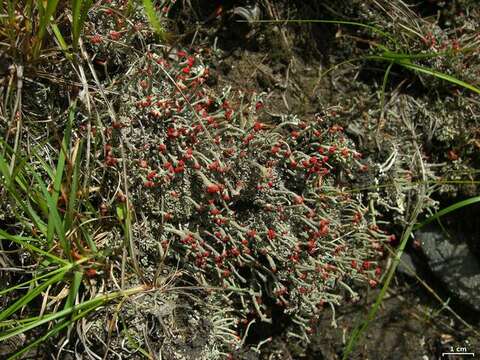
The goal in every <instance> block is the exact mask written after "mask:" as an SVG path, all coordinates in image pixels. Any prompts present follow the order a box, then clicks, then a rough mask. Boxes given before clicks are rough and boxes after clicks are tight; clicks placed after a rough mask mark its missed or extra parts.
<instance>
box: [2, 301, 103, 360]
mask: <svg viewBox="0 0 480 360" xmlns="http://www.w3.org/2000/svg"><path fill="white" fill-rule="evenodd" d="M96 308H97V306H92V307H91V308H88V309H86V310H83V311H81V312H79V313H78V314H76V315H75V316H74V317H73V318H72V319H71V320H65V321H62V322H60V323H59V324H57V325H55V326H54V327H53V328H52V329H51V330H49V331H48V332H47V333H46V334H44V335H42V336H40V337H39V338H38V339H35V341H33V342H32V343H30V344H28V345H27V346H25V347H24V348H22V349H21V350H20V351H18V352H16V353H15V354H13V355H12V356H10V357H9V358H8V359H7V360H13V359H19V358H20V356H21V355H22V354H24V353H26V352H27V351H29V350H31V349H34V348H35V347H37V346H38V345H40V344H41V343H42V342H44V341H45V340H47V339H48V338H50V337H52V336H54V335H56V334H57V333H59V332H60V331H62V330H63V329H64V328H66V327H67V326H69V325H71V324H73V323H74V322H75V321H77V320H78V319H81V318H83V317H85V316H87V314H88V313H90V312H92V311H94V310H95V309H96Z"/></svg>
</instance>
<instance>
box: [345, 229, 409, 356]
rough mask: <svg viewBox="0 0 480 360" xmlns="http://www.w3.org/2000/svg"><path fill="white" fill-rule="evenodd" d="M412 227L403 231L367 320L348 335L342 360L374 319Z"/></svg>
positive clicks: (348, 354)
mask: <svg viewBox="0 0 480 360" xmlns="http://www.w3.org/2000/svg"><path fill="white" fill-rule="evenodd" d="M413 227H414V224H413V223H411V224H410V225H409V226H408V227H407V228H406V230H405V231H404V233H403V235H402V238H401V241H400V245H399V247H398V249H397V252H396V253H395V258H394V259H393V262H392V264H391V265H390V268H389V269H388V273H387V277H386V278H385V282H384V283H383V286H382V289H381V290H380V294H379V295H378V296H377V298H376V299H375V303H374V304H373V306H372V307H371V309H370V311H369V312H368V315H367V318H366V319H365V320H364V321H363V322H362V323H360V324H359V325H357V326H356V327H355V329H354V330H353V331H352V334H351V335H350V338H349V341H348V343H347V346H346V347H345V350H344V353H343V357H342V359H343V360H348V359H350V357H349V356H350V354H351V352H352V351H353V349H354V348H355V346H356V344H357V342H358V340H359V339H360V336H361V335H362V334H363V333H364V332H365V330H366V329H367V328H368V326H369V324H370V323H371V322H372V320H373V319H374V318H375V315H376V314H377V311H378V309H379V308H380V305H381V304H382V301H383V298H384V297H385V294H386V293H387V290H388V287H389V286H390V282H391V281H392V279H393V276H394V275H395V270H396V269H397V266H398V264H399V263H400V258H401V256H402V254H403V252H404V250H405V246H406V245H407V242H408V239H409V238H410V235H411V234H412V231H413Z"/></svg>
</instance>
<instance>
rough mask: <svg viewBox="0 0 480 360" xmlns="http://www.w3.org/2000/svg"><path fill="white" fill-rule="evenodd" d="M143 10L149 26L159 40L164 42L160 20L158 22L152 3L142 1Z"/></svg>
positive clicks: (163, 31) (163, 32) (145, 0)
mask: <svg viewBox="0 0 480 360" xmlns="http://www.w3.org/2000/svg"><path fill="white" fill-rule="evenodd" d="M143 8H144V9H145V14H146V15H147V18H148V22H149V23H150V26H151V27H152V28H153V30H154V31H155V33H156V34H157V35H158V36H159V37H160V39H161V40H165V37H166V34H165V30H164V28H163V26H162V24H160V20H158V15H157V12H156V10H155V6H154V5H153V2H152V1H151V0H143Z"/></svg>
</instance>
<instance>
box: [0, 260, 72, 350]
mask: <svg viewBox="0 0 480 360" xmlns="http://www.w3.org/2000/svg"><path fill="white" fill-rule="evenodd" d="M69 269H70V266H65V267H64V268H63V270H64V271H62V272H60V273H58V274H55V275H53V276H52V277H51V278H50V279H49V280H47V281H45V282H44V283H42V284H41V285H38V286H36V287H34V288H33V289H31V290H30V291H28V292H27V293H26V294H25V295H24V296H22V297H21V298H20V299H18V300H17V301H15V302H14V303H13V304H12V305H10V306H9V307H8V308H6V309H5V310H3V311H2V312H0V321H2V320H5V319H6V318H8V317H9V316H10V315H12V314H14V313H15V312H16V311H17V310H18V309H20V308H22V307H23V306H25V305H27V304H28V303H30V302H31V301H32V300H33V299H35V298H36V297H37V296H38V295H40V294H41V292H42V291H43V290H44V289H46V288H47V287H49V286H50V285H52V284H55V283H57V282H59V281H61V280H62V279H63V278H64V277H65V273H66V272H67V271H68V270H69ZM0 341H1V337H0Z"/></svg>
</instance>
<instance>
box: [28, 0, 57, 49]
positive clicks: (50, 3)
mask: <svg viewBox="0 0 480 360" xmlns="http://www.w3.org/2000/svg"><path fill="white" fill-rule="evenodd" d="M58 1H59V0H46V6H45V7H44V1H37V7H38V14H39V26H38V30H37V33H36V40H35V44H34V46H33V56H34V58H37V57H38V55H39V52H40V49H41V47H42V42H43V38H44V37H45V33H46V31H47V26H48V25H49V24H50V21H51V18H52V16H53V14H54V13H55V11H56V10H57V6H58Z"/></svg>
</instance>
